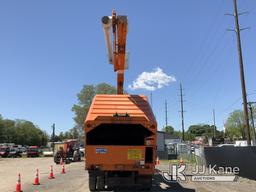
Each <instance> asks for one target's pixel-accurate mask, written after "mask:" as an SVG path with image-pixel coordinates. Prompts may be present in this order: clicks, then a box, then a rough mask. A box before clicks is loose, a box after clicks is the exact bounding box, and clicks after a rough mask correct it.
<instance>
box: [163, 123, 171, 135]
mask: <svg viewBox="0 0 256 192" xmlns="http://www.w3.org/2000/svg"><path fill="white" fill-rule="evenodd" d="M163 131H164V132H165V133H168V134H170V135H173V134H174V128H173V127H172V126H171V125H167V126H166V127H164V128H163Z"/></svg>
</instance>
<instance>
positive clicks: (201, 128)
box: [187, 124, 217, 138]
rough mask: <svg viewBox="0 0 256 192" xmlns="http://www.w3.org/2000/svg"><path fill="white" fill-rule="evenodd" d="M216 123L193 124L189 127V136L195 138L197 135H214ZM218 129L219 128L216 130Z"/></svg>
mask: <svg viewBox="0 0 256 192" xmlns="http://www.w3.org/2000/svg"><path fill="white" fill-rule="evenodd" d="M213 130H214V125H207V124H198V125H191V126H190V127H189V128H188V131H187V133H188V135H189V136H188V137H190V138H194V137H197V136H205V137H213ZM216 131H217V130H216Z"/></svg>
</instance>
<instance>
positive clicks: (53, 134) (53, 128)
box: [52, 123, 55, 153]
mask: <svg viewBox="0 0 256 192" xmlns="http://www.w3.org/2000/svg"><path fill="white" fill-rule="evenodd" d="M54 141H55V123H53V124H52V148H53V153H54V145H55V144H54Z"/></svg>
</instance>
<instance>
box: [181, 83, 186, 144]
mask: <svg viewBox="0 0 256 192" xmlns="http://www.w3.org/2000/svg"><path fill="white" fill-rule="evenodd" d="M180 108H181V110H180V113H181V128H182V140H183V141H185V132H184V109H183V93H182V84H181V83H180Z"/></svg>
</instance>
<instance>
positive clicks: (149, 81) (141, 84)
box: [128, 67, 176, 91]
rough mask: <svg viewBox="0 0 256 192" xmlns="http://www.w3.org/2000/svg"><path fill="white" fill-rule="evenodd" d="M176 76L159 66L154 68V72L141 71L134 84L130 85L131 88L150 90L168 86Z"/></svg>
mask: <svg viewBox="0 0 256 192" xmlns="http://www.w3.org/2000/svg"><path fill="white" fill-rule="evenodd" d="M175 81H176V79H175V77H174V76H169V75H167V74H166V73H164V72H163V70H162V69H161V68H159V67H157V68H156V69H154V70H153V71H152V72H143V73H141V74H140V75H139V76H138V77H137V79H136V80H135V81H133V82H132V85H129V86H128V87H129V89H133V90H135V89H145V90H148V91H154V90H156V89H160V88H162V87H164V86H168V85H169V84H170V83H172V82H175Z"/></svg>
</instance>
